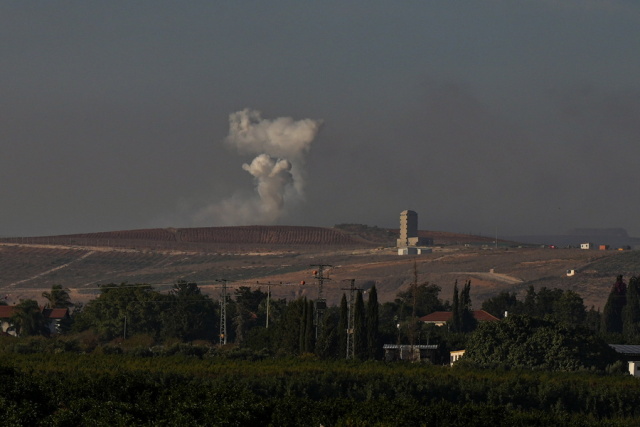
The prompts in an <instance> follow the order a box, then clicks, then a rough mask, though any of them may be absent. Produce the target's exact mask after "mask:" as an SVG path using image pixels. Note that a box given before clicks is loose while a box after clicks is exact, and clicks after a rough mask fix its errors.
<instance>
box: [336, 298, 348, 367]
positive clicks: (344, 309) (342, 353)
mask: <svg viewBox="0 0 640 427" xmlns="http://www.w3.org/2000/svg"><path fill="white" fill-rule="evenodd" d="M339 314H340V317H339V320H338V330H337V334H336V335H337V339H338V358H339V359H340V358H342V359H344V358H345V357H346V356H347V327H348V326H349V305H348V304H347V297H346V295H345V294H342V298H341V299H340V313H339Z"/></svg>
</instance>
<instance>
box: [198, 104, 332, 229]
mask: <svg viewBox="0 0 640 427" xmlns="http://www.w3.org/2000/svg"><path fill="white" fill-rule="evenodd" d="M321 125H322V121H320V120H312V119H303V120H298V121H296V120H294V119H292V118H291V117H280V118H277V119H274V120H268V119H263V118H262V117H261V114H260V112H259V111H255V110H249V109H244V110H242V111H238V112H235V113H232V114H230V115H229V135H228V136H227V137H226V138H225V143H226V144H228V145H229V146H230V147H233V148H235V149H236V150H237V151H238V153H239V154H251V155H257V156H256V157H255V158H254V159H253V160H252V161H251V163H245V164H243V165H242V169H244V170H246V171H247V172H249V173H250V174H251V175H252V176H253V178H254V181H255V185H256V187H255V190H256V193H257V194H256V195H254V196H253V197H242V196H240V195H238V194H236V195H234V196H232V197H231V198H229V199H226V200H223V201H222V202H220V203H216V204H213V205H210V206H207V207H206V208H204V209H202V210H201V211H199V212H198V213H197V214H196V215H195V218H194V220H195V222H197V223H199V224H204V223H208V224H211V225H249V224H273V223H276V222H277V221H278V220H279V219H280V218H281V217H282V216H283V215H284V214H286V212H287V208H288V207H289V206H291V205H292V204H295V203H297V202H300V201H302V200H303V199H304V186H305V185H304V184H305V173H304V164H305V156H306V154H307V153H308V152H309V150H310V149H311V143H312V142H313V140H314V139H315V137H316V135H317V134H318V131H319V130H320V126H321Z"/></svg>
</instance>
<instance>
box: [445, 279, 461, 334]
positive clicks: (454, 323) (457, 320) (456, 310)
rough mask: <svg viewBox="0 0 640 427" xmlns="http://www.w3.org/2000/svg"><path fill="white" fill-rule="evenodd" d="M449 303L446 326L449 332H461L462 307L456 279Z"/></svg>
mask: <svg viewBox="0 0 640 427" xmlns="http://www.w3.org/2000/svg"><path fill="white" fill-rule="evenodd" d="M452 301H453V302H452V303H451V319H450V320H449V321H448V322H447V326H448V328H449V330H450V331H451V332H462V308H461V306H460V296H459V294H458V281H457V280H456V283H455V284H454V285H453V297H452Z"/></svg>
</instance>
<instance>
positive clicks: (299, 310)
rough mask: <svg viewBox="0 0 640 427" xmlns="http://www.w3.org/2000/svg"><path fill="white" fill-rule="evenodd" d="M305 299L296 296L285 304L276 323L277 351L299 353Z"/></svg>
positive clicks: (287, 353)
mask: <svg viewBox="0 0 640 427" xmlns="http://www.w3.org/2000/svg"><path fill="white" fill-rule="evenodd" d="M306 305H307V304H306V299H302V298H298V299H296V300H294V301H291V302H290V303H288V304H287V306H286V308H285V310H284V313H283V315H282V321H281V322H280V323H279V324H278V326H277V328H278V334H277V336H278V337H279V338H280V339H279V343H280V344H279V346H278V351H279V352H280V353H283V354H285V355H297V354H300V341H301V340H300V328H301V323H302V319H303V314H304V311H305V307H306Z"/></svg>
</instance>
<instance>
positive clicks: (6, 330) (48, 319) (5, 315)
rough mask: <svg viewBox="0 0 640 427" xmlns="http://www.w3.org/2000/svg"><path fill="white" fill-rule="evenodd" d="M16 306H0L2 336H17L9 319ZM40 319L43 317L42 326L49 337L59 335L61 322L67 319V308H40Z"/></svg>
mask: <svg viewBox="0 0 640 427" xmlns="http://www.w3.org/2000/svg"><path fill="white" fill-rule="evenodd" d="M15 310H16V306H14V305H0V330H1V331H2V333H3V334H8V335H12V336H14V337H15V336H17V333H16V330H15V327H14V325H13V324H12V323H11V317H12V316H13V314H14V313H15ZM40 311H41V312H42V317H44V322H45V323H44V326H45V329H46V331H47V333H48V334H49V335H55V334H58V333H60V327H61V323H62V321H63V320H65V319H68V318H69V309H68V308H45V307H40Z"/></svg>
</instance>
